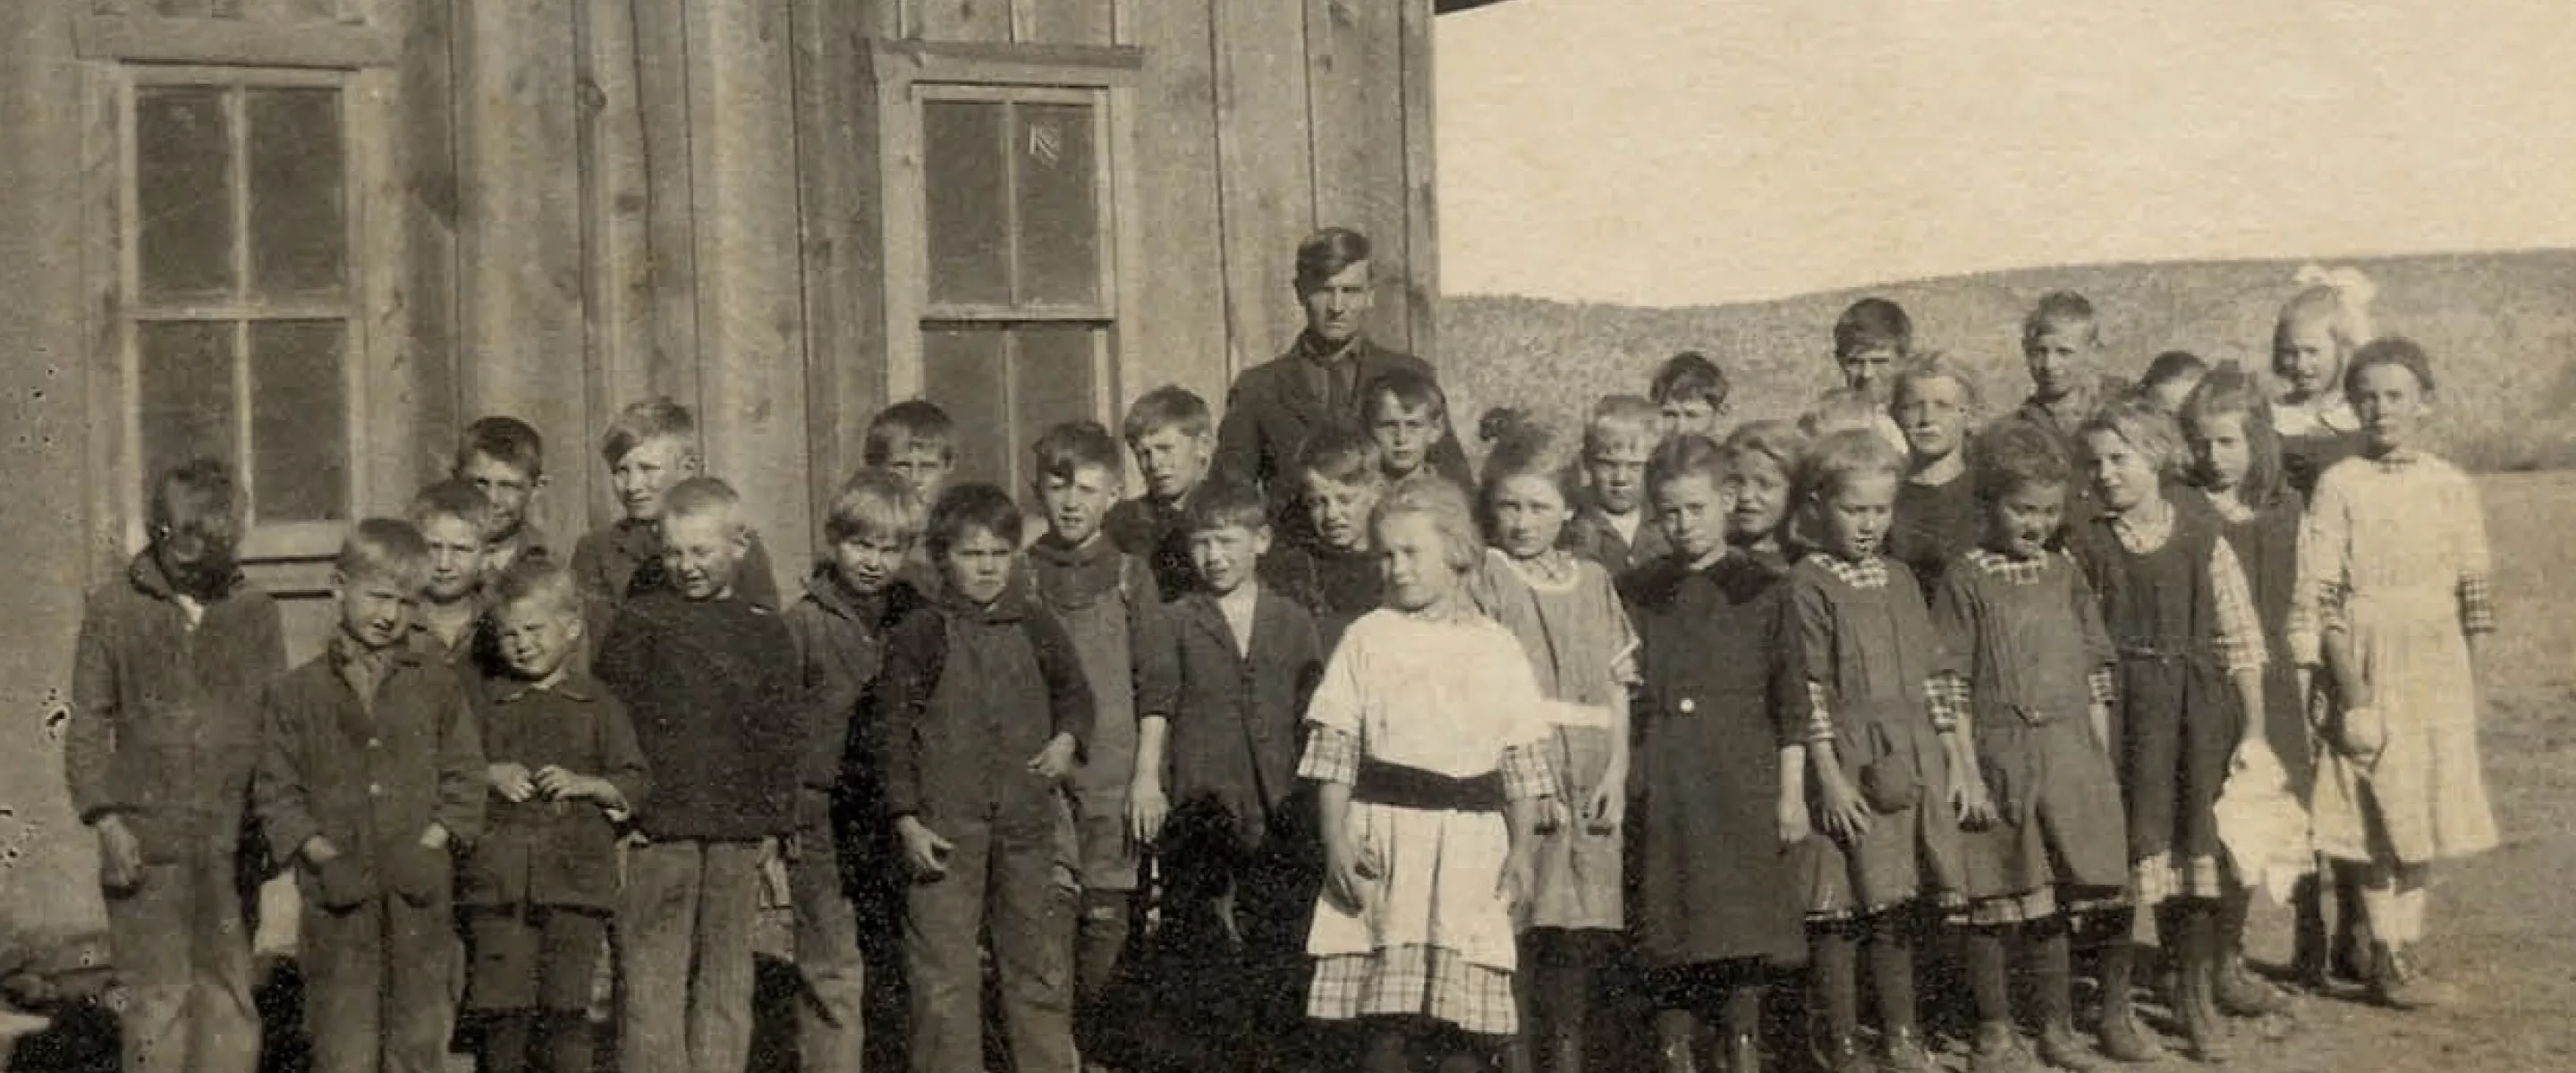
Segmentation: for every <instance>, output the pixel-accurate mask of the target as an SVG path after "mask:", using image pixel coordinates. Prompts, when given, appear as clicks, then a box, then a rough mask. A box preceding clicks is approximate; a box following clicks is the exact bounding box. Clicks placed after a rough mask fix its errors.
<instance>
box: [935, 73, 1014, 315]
mask: <svg viewBox="0 0 2576 1073" xmlns="http://www.w3.org/2000/svg"><path fill="white" fill-rule="evenodd" d="M921 132H922V188H923V190H924V192H925V193H926V194H927V198H926V200H927V202H928V204H927V209H928V211H927V213H926V215H927V219H926V221H925V222H926V224H927V226H928V227H929V228H930V236H929V237H930V300H931V301H933V302H940V303H953V304H960V305H1003V304H1007V303H1008V302H1010V300H1011V263H1010V262H1011V251H1010V186H1009V183H1010V180H1009V176H1008V175H1007V174H1006V173H1005V171H1004V167H1003V156H1002V105H999V104H993V103H986V102H980V101H932V102H929V103H927V104H924V105H923V106H922V121H921Z"/></svg>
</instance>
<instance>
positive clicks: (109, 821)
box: [98, 812, 143, 894]
mask: <svg viewBox="0 0 2576 1073" xmlns="http://www.w3.org/2000/svg"><path fill="white" fill-rule="evenodd" d="M98 883H99V886H101V887H104V888H106V889H107V890H109V891H110V892H113V893H118V894H122V893H125V892H127V891H131V890H133V889H135V888H137V887H140V886H142V885H143V840H142V839H139V838H136V837H134V830H133V829H132V828H130V827H127V826H126V825H125V817H123V816H119V815H117V814H115V813H112V812H111V813H109V814H107V815H106V816H103V817H100V818H99V821H98Z"/></svg>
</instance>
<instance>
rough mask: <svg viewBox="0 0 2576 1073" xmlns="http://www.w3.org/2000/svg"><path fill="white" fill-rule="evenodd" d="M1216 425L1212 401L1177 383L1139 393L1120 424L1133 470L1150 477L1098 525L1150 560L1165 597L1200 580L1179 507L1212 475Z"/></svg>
mask: <svg viewBox="0 0 2576 1073" xmlns="http://www.w3.org/2000/svg"><path fill="white" fill-rule="evenodd" d="M1215 427H1216V426H1215V419H1214V418H1213V417H1212V416H1211V415H1210V414H1209V413H1208V404H1207V400H1206V399H1202V398H1200V397H1198V395H1197V394H1195V393H1193V392H1191V391H1190V389H1188V388H1185V387H1182V386H1180V385H1178V384H1165V385H1163V386H1161V387H1158V388H1155V389H1154V390H1152V391H1148V392H1146V393H1144V394H1143V395H1139V396H1137V397H1136V401H1135V402H1133V403H1131V404H1129V405H1128V407H1127V420H1126V422H1125V423H1124V424H1122V425H1120V426H1119V430H1118V435H1119V436H1120V438H1122V439H1124V440H1126V441H1127V451H1128V453H1129V454H1130V455H1131V456H1133V457H1134V458H1135V459H1136V472H1137V473H1138V474H1139V475H1141V476H1143V477H1144V478H1145V493H1144V494H1143V495H1140V496H1137V497H1136V498H1134V499H1130V500H1126V501H1124V502H1122V503H1120V504H1118V505H1117V506H1115V507H1112V508H1110V509H1109V518H1108V520H1107V521H1105V522H1102V523H1101V527H1102V528H1104V529H1106V530H1108V531H1109V539H1110V540H1112V541H1115V542H1117V544H1118V550H1120V551H1123V552H1126V553H1127V554H1129V555H1133V556H1136V557H1137V558H1139V559H1143V560H1144V561H1145V562H1146V564H1147V565H1149V566H1151V567H1153V569H1154V588H1155V591H1156V593H1157V594H1158V595H1160V596H1161V597H1162V599H1163V600H1164V601H1165V602H1167V603H1168V602H1170V601H1173V600H1177V599H1180V598H1181V596H1182V594H1184V593H1187V592H1189V591H1190V589H1191V587H1192V586H1194V585H1196V584H1198V574H1197V572H1196V571H1195V570H1194V569H1193V568H1192V567H1191V566H1190V537H1189V534H1188V533H1186V532H1183V531H1182V530H1183V529H1185V528H1187V527H1186V526H1184V525H1182V524H1181V513H1182V510H1183V509H1184V508H1185V507H1187V506H1188V505H1189V497H1190V493H1191V492H1193V491H1195V490H1197V488H1198V486H1199V482H1200V481H1202V480H1204V479H1206V477H1207V473H1208V461H1209V457H1210V454H1211V452H1213V451H1214V450H1215V446H1216V434H1215Z"/></svg>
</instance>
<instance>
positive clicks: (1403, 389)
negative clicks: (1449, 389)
mask: <svg viewBox="0 0 2576 1073" xmlns="http://www.w3.org/2000/svg"><path fill="white" fill-rule="evenodd" d="M1388 398H1392V399H1394V400H1395V404H1396V405H1397V406H1399V407H1402V408H1404V409H1407V410H1420V409H1426V408H1427V409H1429V410H1430V411H1431V417H1432V419H1433V420H1435V421H1436V420H1442V419H1445V418H1447V417H1448V416H1449V396H1448V394H1447V393H1446V392H1443V391H1441V390H1440V382H1439V381H1437V380H1434V379H1432V378H1430V377H1428V376H1425V375H1423V374H1421V373H1419V372H1416V371H1414V370H1412V369H1392V370H1389V371H1387V372H1384V373H1381V374H1379V375H1378V377H1377V378H1376V379H1374V380H1371V381H1369V382H1368V384H1367V385H1366V386H1364V387H1362V388H1361V389H1360V396H1359V400H1360V412H1359V415H1358V416H1359V419H1360V423H1361V424H1363V425H1365V424H1368V423H1370V422H1371V421H1373V420H1375V419H1376V417H1377V404H1378V400H1380V399H1388Z"/></svg>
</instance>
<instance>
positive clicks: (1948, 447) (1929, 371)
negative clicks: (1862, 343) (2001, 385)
mask: <svg viewBox="0 0 2576 1073" xmlns="http://www.w3.org/2000/svg"><path fill="white" fill-rule="evenodd" d="M1891 390H1892V396H1893V398H1894V399H1895V406H1894V407H1893V409H1892V412H1893V413H1895V414H1896V418H1897V423H1898V424H1899V425H1902V426H1903V427H1904V429H1905V443H1906V466H1905V480H1904V482H1903V483H1901V484H1899V485H1897V487H1896V517H1895V520H1894V522H1893V523H1892V524H1891V525H1890V526H1889V528H1888V532H1887V554H1888V555H1889V556H1890V557H1892V558H1894V559H1895V560H1896V561H1898V562H1901V563H1904V564H1905V565H1906V566H1907V567H1909V568H1911V569H1912V570H1913V571H1914V577H1915V580H1917V581H1919V582H1921V583H1922V585H1923V598H1924V600H1925V601H1926V606H1929V601H1931V600H1932V599H1933V598H1934V597H1936V596H1938V595H1940V593H1941V577H1942V575H1943V574H1944V573H1945V572H1947V571H1948V570H1949V568H1950V562H1951V560H1953V559H1956V558H1958V557H1959V556H1960V555H1961V554H1962V553H1965V552H1966V551H1967V550H1968V549H1970V548H1973V547H1975V546H1976V544H1977V541H1978V539H1979V538H1981V537H1983V536H1984V535H1985V531H1986V528H1987V525H1986V504H1985V503H1984V502H1983V501H1982V500H1980V499H1979V498H1978V496H1977V487H1976V482H1975V481H1974V480H1971V479H1969V476H1968V455H1969V451H1968V430H1969V429H1970V428H1972V427H1974V426H1975V424H1976V421H1977V415H1978V414H1979V413H1980V412H1981V410H1982V409H1983V402H1982V400H1981V399H1980V398H1979V397H1978V395H1977V385H1976V382H1975V381H1973V380H1970V379H1969V378H1968V376H1967V374H1966V372H1965V371H1963V370H1961V369H1960V368H1959V367H1958V366H1956V365H1953V364H1951V363H1950V361H1949V359H1948V358H1946V357H1944V356H1943V355H1941V354H1938V353H1926V354H1923V355H1921V356H1919V357H1917V358H1914V359H1913V360H1911V361H1909V362H1907V363H1906V366H1905V368H1904V369H1903V370H1901V371H1899V372H1898V373H1897V374H1896V376H1895V384H1894V387H1893V388H1892V389H1891Z"/></svg>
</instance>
